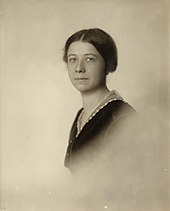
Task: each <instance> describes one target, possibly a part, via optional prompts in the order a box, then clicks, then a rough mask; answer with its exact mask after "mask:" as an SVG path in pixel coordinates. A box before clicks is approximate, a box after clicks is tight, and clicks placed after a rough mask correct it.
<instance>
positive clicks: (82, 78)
mask: <svg viewBox="0 0 170 211" xmlns="http://www.w3.org/2000/svg"><path fill="white" fill-rule="evenodd" d="M74 80H76V81H84V80H88V78H84V77H81V78H75V79H74Z"/></svg>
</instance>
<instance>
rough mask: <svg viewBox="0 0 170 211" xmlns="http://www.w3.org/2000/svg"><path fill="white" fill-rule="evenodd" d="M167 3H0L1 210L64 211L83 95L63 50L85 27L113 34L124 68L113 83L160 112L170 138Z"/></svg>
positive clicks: (154, 114) (146, 109)
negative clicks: (68, 157)
mask: <svg viewBox="0 0 170 211" xmlns="http://www.w3.org/2000/svg"><path fill="white" fill-rule="evenodd" d="M168 9H169V1H168V0H142V1H139V0H106V1H103V0H86V1H83V0H72V1H69V0H1V1H0V18H1V20H0V21H1V25H0V27H1V28H0V29H1V34H0V35H1V37H0V69H1V73H0V74H1V75H0V76H1V78H0V82H1V85H0V86H1V87H0V88H1V89H0V93H1V104H0V106H1V108H0V109H1V110H0V111H1V122H0V124H1V125H0V126H1V130H0V146H1V148H0V152H1V155H0V156H1V157H0V164H1V167H0V182H1V192H0V194H1V210H7V211H8V210H9V211H23V210H24V211H35V210H41V211H46V210H48V211H53V210H59V211H62V209H64V208H61V207H63V205H62V203H63V202H64V199H65V197H66V195H67V194H70V193H71V187H70V186H69V184H70V181H71V175H70V173H69V171H68V170H67V169H65V168H64V166H63V161H64V156H65V151H66V147H67V141H68V136H69V130H70V127H71V124H72V121H73V119H74V116H75V114H76V112H77V110H78V109H79V108H80V107H81V101H80V95H79V93H78V92H77V91H76V90H74V88H73V87H72V85H71V83H70V81H69V78H68V75H67V70H66V64H65V63H64V62H63V61H62V56H63V47H64V44H65V41H66V39H67V38H68V37H69V36H70V35H71V34H73V33H74V32H76V31H78V30H80V29H84V28H93V27H99V28H102V29H103V30H105V31H106V32H108V33H109V34H110V35H111V36H112V37H113V38H114V40H115V42H116V44H117V47H118V57H119V59H118V69H117V72H115V73H112V74H110V75H109V76H108V78H107V82H108V86H109V88H110V89H111V90H112V89H116V90H117V91H118V92H119V93H120V94H121V95H122V96H123V97H124V99H125V100H126V101H128V103H129V104H131V105H132V106H133V107H134V108H135V109H136V110H137V111H138V112H141V113H143V114H144V115H146V116H148V117H149V119H150V120H151V121H152V120H153V121H154V120H155V119H154V118H156V120H157V121H156V123H155V122H153V124H155V125H156V126H157V127H156V128H157V129H160V131H161V132H162V133H163V134H164V136H163V137H164V140H166V141H167V140H168V137H169V134H168V127H169V126H168V125H169V112H168V106H169V105H168V103H169V98H168V92H169V86H168V82H169V81H168V80H169V73H168ZM155 130H156V129H155ZM157 132H158V131H157ZM166 141H165V144H164V150H163V152H160V155H162V154H164V153H165V154H166V153H167V148H168V143H167V142H166ZM167 169H168V168H167ZM65 203H67V202H65ZM58 207H60V208H58Z"/></svg>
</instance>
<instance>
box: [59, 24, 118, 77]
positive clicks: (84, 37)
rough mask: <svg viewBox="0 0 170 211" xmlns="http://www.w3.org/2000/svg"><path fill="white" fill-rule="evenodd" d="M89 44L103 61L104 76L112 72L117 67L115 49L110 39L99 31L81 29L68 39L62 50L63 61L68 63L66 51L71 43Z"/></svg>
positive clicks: (96, 29) (95, 29)
mask: <svg viewBox="0 0 170 211" xmlns="http://www.w3.org/2000/svg"><path fill="white" fill-rule="evenodd" d="M76 41H81V42H87V43H91V44H92V45H93V46H94V47H95V48H96V49H97V51H98V52H99V53H100V54H101V56H102V57H103V59H104V61H105V71H106V74H108V73H109V72H114V71H115V70H116V67H117V48H116V45H115V43H114V41H113V39H112V37H111V36H110V35H109V34H107V33H106V32H104V31H103V30H101V29H98V28H94V29H83V30H80V31H78V32H76V33H74V34H73V35H72V36H71V37H69V38H68V40H67V41H66V44H65V48H64V56H63V60H64V61H65V62H68V57H67V53H68V49H69V47H70V45H71V44H72V43H73V42H76Z"/></svg>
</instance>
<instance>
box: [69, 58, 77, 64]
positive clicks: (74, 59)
mask: <svg viewBox="0 0 170 211" xmlns="http://www.w3.org/2000/svg"><path fill="white" fill-rule="evenodd" d="M68 61H69V62H71V63H73V62H76V61H77V59H76V58H69V59H68Z"/></svg>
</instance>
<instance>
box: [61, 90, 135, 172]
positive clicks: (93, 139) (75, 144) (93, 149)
mask: <svg viewBox="0 0 170 211" xmlns="http://www.w3.org/2000/svg"><path fill="white" fill-rule="evenodd" d="M82 110H83V109H80V110H79V112H78V113H77V115H76V118H75V120H74V122H73V125H72V128H71V131H70V137H69V145H68V148H67V153H66V157H65V166H66V167H67V168H69V169H70V170H71V171H73V172H74V170H75V171H76V169H77V168H81V166H82V165H85V163H86V162H87V160H88V161H91V160H92V159H94V158H95V157H94V156H97V154H98V153H99V151H100V150H99V149H101V148H102V147H104V145H105V144H107V139H108V135H109V130H110V127H111V126H113V124H114V125H118V122H120V123H121V122H122V120H123V119H125V118H126V117H127V116H130V114H132V113H134V109H133V108H132V107H131V106H130V105H129V104H128V103H126V102H125V101H124V100H123V98H121V97H120V95H119V94H118V93H117V92H116V91H112V92H111V94H110V95H109V96H108V97H107V98H106V99H104V100H103V101H102V102H101V103H100V105H99V106H98V107H97V108H96V109H95V110H94V111H93V113H92V114H91V116H90V117H89V119H88V121H87V122H86V124H85V125H84V127H83V128H82V130H81V131H80V133H79V134H77V120H78V118H79V115H80V114H81V112H82ZM112 129H113V128H112ZM116 129H118V128H117V126H116V127H115V130H116ZM113 130H114V129H113ZM113 130H112V134H114V131H113ZM115 133H116V131H115ZM89 152H90V153H89ZM82 157H83V160H82ZM83 162H84V164H83ZM86 164H87V163H86Z"/></svg>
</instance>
